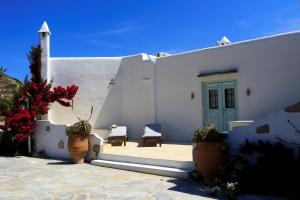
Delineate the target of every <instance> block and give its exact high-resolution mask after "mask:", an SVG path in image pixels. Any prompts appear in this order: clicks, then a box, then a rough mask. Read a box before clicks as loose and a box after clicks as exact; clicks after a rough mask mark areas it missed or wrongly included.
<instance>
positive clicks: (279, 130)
mask: <svg viewBox="0 0 300 200" xmlns="http://www.w3.org/2000/svg"><path fill="white" fill-rule="evenodd" d="M288 120H289V121H290V122H291V123H292V124H293V125H294V126H295V127H296V129H298V130H299V131H300V112H295V113H287V112H284V111H280V112H277V113H273V114H271V115H269V116H267V117H266V118H262V119H259V120H256V121H255V122H254V123H252V124H250V125H249V126H242V127H235V128H233V130H232V131H231V132H229V133H228V134H229V139H228V141H229V144H230V147H231V150H232V152H237V151H238V150H239V148H240V146H241V145H242V144H244V142H245V141H246V139H248V140H249V141H258V140H263V141H270V142H272V143H275V142H280V140H278V139H277V137H279V138H281V139H283V140H284V141H285V142H283V144H285V145H287V146H289V147H292V148H296V147H297V148H298V147H299V145H300V134H299V133H297V131H296V130H295V128H293V127H292V126H291V124H290V123H289V122H288ZM262 125H268V126H269V132H267V133H257V128H258V127H260V126H262ZM286 142H287V143H286ZM289 143H294V144H298V145H293V144H289Z"/></svg>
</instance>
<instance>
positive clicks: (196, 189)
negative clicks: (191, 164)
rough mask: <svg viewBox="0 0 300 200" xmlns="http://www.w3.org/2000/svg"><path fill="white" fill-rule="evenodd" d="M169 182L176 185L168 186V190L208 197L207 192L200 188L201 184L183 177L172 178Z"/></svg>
mask: <svg viewBox="0 0 300 200" xmlns="http://www.w3.org/2000/svg"><path fill="white" fill-rule="evenodd" d="M168 182H170V183H174V184H175V185H176V186H174V187H171V188H169V190H172V191H176V192H182V193H187V194H191V195H197V196H199V197H210V198H212V197H211V196H209V195H208V193H207V192H204V191H203V190H202V189H201V188H202V187H201V185H199V184H198V183H195V182H193V181H188V180H184V179H174V180H168Z"/></svg>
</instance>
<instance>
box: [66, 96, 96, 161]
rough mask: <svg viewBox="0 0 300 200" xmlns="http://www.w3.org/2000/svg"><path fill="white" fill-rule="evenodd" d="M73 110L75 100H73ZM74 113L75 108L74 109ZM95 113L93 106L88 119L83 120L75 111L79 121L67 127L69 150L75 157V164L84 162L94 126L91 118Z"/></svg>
mask: <svg viewBox="0 0 300 200" xmlns="http://www.w3.org/2000/svg"><path fill="white" fill-rule="evenodd" d="M72 110H73V101H72ZM73 113H74V110H73ZM92 113H93V107H92V108H91V114H90V116H89V118H88V119H87V120H82V119H81V118H79V117H78V116H77V115H76V114H75V113H74V115H75V116H76V117H77V119H78V120H79V122H77V123H75V124H74V125H72V126H69V127H67V129H66V134H67V135H68V150H69V152H70V154H71V156H72V158H73V161H74V163H75V164H79V163H83V162H84V157H85V155H86V154H87V152H88V149H89V142H88V138H89V135H90V133H91V130H92V126H91V124H90V123H89V120H90V118H91V116H92Z"/></svg>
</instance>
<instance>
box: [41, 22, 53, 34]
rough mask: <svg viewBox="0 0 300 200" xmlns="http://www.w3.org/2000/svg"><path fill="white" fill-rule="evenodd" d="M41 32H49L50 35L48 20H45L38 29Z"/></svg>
mask: <svg viewBox="0 0 300 200" xmlns="http://www.w3.org/2000/svg"><path fill="white" fill-rule="evenodd" d="M38 32H39V33H49V35H50V34H51V32H50V30H49V27H48V24H47V22H46V21H44V23H43V25H42V27H41V29H40V30H39V31H38Z"/></svg>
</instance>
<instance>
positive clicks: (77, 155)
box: [68, 135, 89, 164]
mask: <svg viewBox="0 0 300 200" xmlns="http://www.w3.org/2000/svg"><path fill="white" fill-rule="evenodd" d="M68 149H69V152H70V154H71V156H72V158H73V161H74V163H75V164H79V163H83V162H84V157H85V155H86V154H87V152H88V149H89V142H88V138H82V137H80V136H77V135H71V136H69V139H68Z"/></svg>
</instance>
